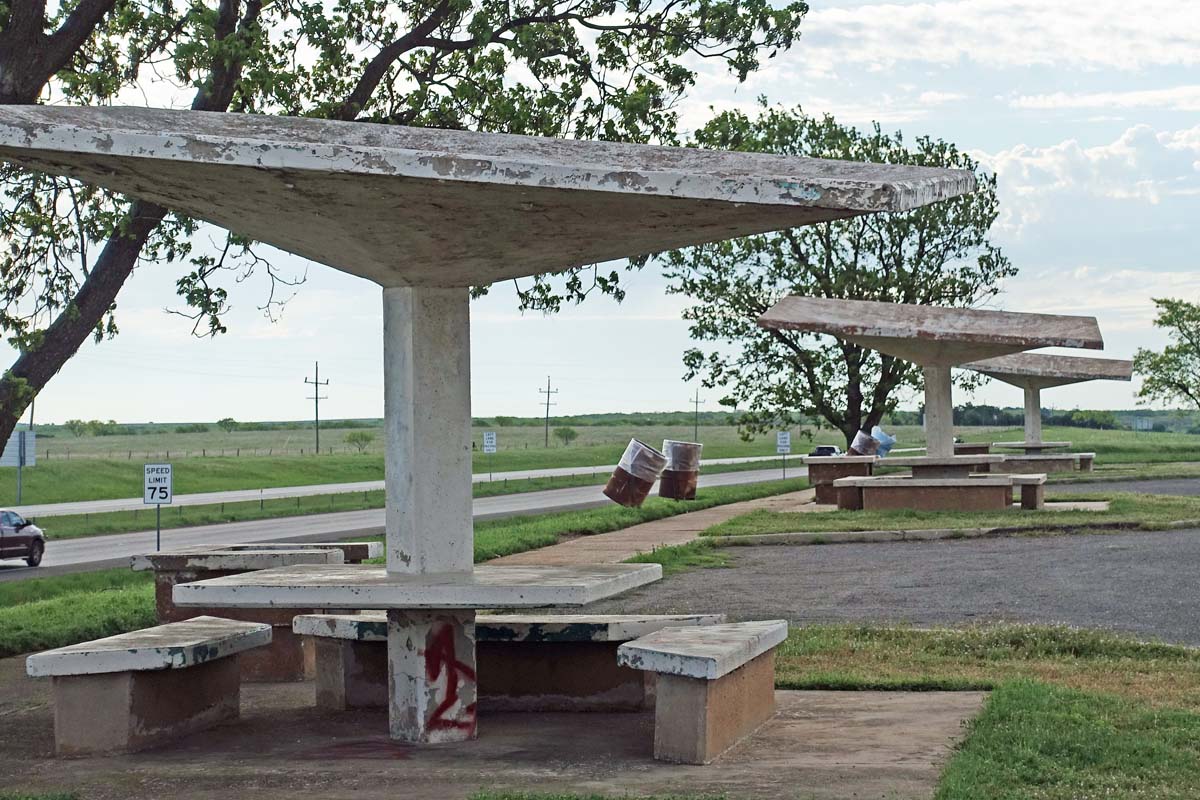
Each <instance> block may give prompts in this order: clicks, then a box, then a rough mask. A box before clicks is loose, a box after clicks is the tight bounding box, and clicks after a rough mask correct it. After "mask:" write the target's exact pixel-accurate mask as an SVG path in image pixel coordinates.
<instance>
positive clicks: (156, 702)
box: [53, 655, 241, 756]
mask: <svg viewBox="0 0 1200 800" xmlns="http://www.w3.org/2000/svg"><path fill="white" fill-rule="evenodd" d="M53 681H54V741H55V747H56V751H57V753H58V754H59V755H67V756H77V755H91V754H96V753H107V752H133V751H137V750H144V749H146V748H149V747H156V746H158V745H162V744H165V743H166V742H170V741H172V740H175V739H178V738H180V737H182V736H185V735H187V734H189V733H193V732H195V731H198V730H201V729H204V728H208V727H211V726H212V725H215V724H217V723H218V722H221V721H223V720H228V719H233V718H235V717H237V716H238V708H239V700H238V698H239V692H240V690H241V672H240V670H239V668H238V656H236V655H234V656H228V657H226V658H221V659H217V660H216V661H210V662H208V663H205V664H198V665H196V666H192V667H188V668H187V669H178V670H175V669H166V670H153V671H147V672H107V673H100V674H97V675H72V676H60V677H55V678H54V679H53Z"/></svg>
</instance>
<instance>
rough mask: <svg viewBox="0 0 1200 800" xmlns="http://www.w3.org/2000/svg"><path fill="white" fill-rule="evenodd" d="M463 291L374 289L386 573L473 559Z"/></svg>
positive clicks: (453, 568)
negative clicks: (378, 301)
mask: <svg viewBox="0 0 1200 800" xmlns="http://www.w3.org/2000/svg"><path fill="white" fill-rule="evenodd" d="M469 292H470V290H469V289H466V288H453V289H446V288H422V287H416V288H412V287H393V288H385V289H384V290H383V380H384V431H385V432H386V436H387V441H386V484H387V569H388V572H396V573H407V574H425V573H431V572H470V571H471V567H472V564H473V563H474V534H473V530H472V527H471V324H470V317H469V312H468V303H469V300H470V294H469Z"/></svg>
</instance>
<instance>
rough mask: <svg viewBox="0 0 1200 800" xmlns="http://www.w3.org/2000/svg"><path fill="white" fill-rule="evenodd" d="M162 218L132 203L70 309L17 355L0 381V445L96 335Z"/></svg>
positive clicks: (161, 211) (158, 210) (154, 209)
mask: <svg viewBox="0 0 1200 800" xmlns="http://www.w3.org/2000/svg"><path fill="white" fill-rule="evenodd" d="M166 215H167V210H166V209H165V208H163V207H162V206H158V205H155V204H153V203H144V202H141V201H138V202H135V203H134V204H133V206H132V207H131V208H130V211H129V216H128V217H127V224H126V226H125V230H124V232H123V233H120V234H114V235H113V236H112V237H111V238H110V239H109V240H108V243H107V244H105V245H104V250H103V251H102V252H101V253H100V257H99V258H98V259H96V263H95V264H94V265H93V267H92V271H91V273H89V275H88V277H87V280H85V281H84V282H83V284H82V285H81V286H80V287H79V292H78V293H77V294H76V295H75V299H74V300H73V301H72V303H71V304H70V305H68V306H66V307H65V308H64V309H63V310H62V311H61V312H60V313H59V315H58V316H57V317H56V318H55V320H54V322H52V323H51V324H50V327H49V328H47V329H46V331H45V334H44V335H43V336H42V339H41V341H40V342H38V344H37V345H36V346H35V347H31V348H29V349H27V350H25V351H23V352H22V353H21V354H20V356H18V357H17V360H16V361H15V362H14V363H13V365H12V367H10V368H9V369H8V371H7V372H5V373H4V377H3V378H0V442H6V441H8V437H9V436H11V435H12V432H13V429H14V428H15V427H16V425H17V422H18V420H20V418H21V415H22V414H23V413H24V412H25V408H26V407H27V406H28V405H29V402H30V401H31V400H32V399H33V398H34V397H36V396H37V393H38V392H39V391H41V390H42V387H44V386H45V385H46V384H47V383H48V382H49V381H50V379H51V378H53V377H54V376H55V375H56V374H58V371H59V370H60V369H62V368H63V365H64V364H66V363H67V361H68V360H69V359H70V358H71V356H73V355H75V352H76V351H77V350H78V349H79V347H80V345H82V344H83V343H84V341H86V340H87V338H88V337H89V336H91V335H92V333H93V332H94V331H95V330H96V326H97V325H99V324H100V321H101V320H102V319H104V315H105V314H106V313H108V311H109V309H110V308H112V305H113V302H114V301H115V300H116V297H117V292H119V291H120V290H121V287H122V286H124V285H125V280H126V279H127V278H128V277H129V273H130V272H132V271H133V268H134V265H136V264H137V260H138V254H139V253H141V251H142V247H143V246H144V245H145V244H146V240H147V239H149V238H150V234H151V233H153V232H154V229H155V228H156V227H158V224H159V223H160V222H162V220H163V217H165V216H166Z"/></svg>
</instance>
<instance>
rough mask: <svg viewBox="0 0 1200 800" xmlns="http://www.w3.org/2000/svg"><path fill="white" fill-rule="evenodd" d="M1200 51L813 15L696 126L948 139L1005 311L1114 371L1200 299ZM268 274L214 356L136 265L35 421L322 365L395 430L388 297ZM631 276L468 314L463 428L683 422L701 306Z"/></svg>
mask: <svg viewBox="0 0 1200 800" xmlns="http://www.w3.org/2000/svg"><path fill="white" fill-rule="evenodd" d="M1198 41H1200V8H1198V7H1196V5H1195V4H1193V3H1191V2H1188V0H1179V1H1178V2H1167V1H1166V0H1144V1H1143V2H1138V3H1132V4H1131V3H1128V2H1115V1H1113V0H1055V1H1054V2H1051V3H1047V2H1044V0H1041V1H1039V2H1033V1H1032V0H970V2H967V1H966V0H931V1H930V2H920V3H918V2H892V3H875V2H822V0H814V1H813V2H811V10H810V12H809V14H808V16H807V18H806V19H805V21H804V23H803V25H802V35H801V37H800V39H799V41H798V43H797V44H796V46H795V47H793V49H792V50H791V51H789V52H787V53H784V54H780V55H779V56H777V57H776V58H775V59H773V60H771V61H770V62H768V63H767V64H766V66H765V68H764V69H763V70H762V71H761V72H759V73H757V74H756V75H754V76H752V77H751V79H750V80H748V81H747V82H746V83H744V84H741V85H739V84H737V82H736V81H735V80H734V79H733V78H732V77H731V76H729V75H728V74H726V73H725V72H724V70H722V69H720V68H719V67H717V66H716V65H715V64H705V63H702V64H700V65H699V68H700V70H701V72H700V78H699V80H698V82H697V85H696V87H695V88H694V90H693V91H692V92H691V94H690V95H689V96H688V97H687V98H686V99H685V100H684V101H683V103H682V104H681V112H682V121H683V126H682V127H683V128H684V129H685V130H690V129H694V128H696V127H699V126H700V125H702V124H703V123H704V122H705V121H706V120H707V119H708V118H709V117H710V116H711V114H712V113H713V111H712V110H713V109H716V110H718V111H719V110H724V109H729V108H743V109H745V110H747V111H748V112H751V113H753V111H754V109H755V107H756V102H755V99H756V98H757V97H758V96H759V95H765V96H766V97H767V98H768V99H769V100H770V101H771V102H772V103H778V104H783V105H788V106H790V105H800V106H802V107H803V108H804V109H805V110H806V111H808V112H810V113H822V112H828V113H832V114H834V115H835V116H836V117H837V118H838V119H839V121H841V122H843V123H850V124H854V125H859V126H866V125H869V124H871V122H872V121H878V122H880V123H881V124H882V125H883V126H884V127H885V128H887V129H900V130H902V131H903V132H904V134H905V136H906V137H907V138H910V139H911V138H914V137H915V136H917V135H921V134H928V135H931V136H934V137H939V138H943V139H947V140H949V141H953V142H955V143H957V144H958V145H959V146H960V147H961V148H962V149H964V150H967V151H968V152H970V153H971V154H972V155H974V156H976V157H977V158H978V159H979V160H980V161H981V162H982V163H983V164H984V165H985V166H986V167H987V168H988V169H990V170H993V171H995V172H996V173H997V175H998V177H999V192H1000V198H1001V216H1000V218H999V220H998V221H997V223H996V225H995V226H994V228H993V232H992V236H993V241H994V242H995V243H997V244H999V245H1000V246H1001V247H1002V248H1003V249H1004V250H1005V252H1006V253H1007V254H1008V256H1009V257H1010V258H1011V259H1012V261H1013V262H1014V264H1016V265H1017V266H1018V267H1019V269H1020V272H1019V273H1018V275H1017V276H1016V277H1014V278H1012V279H1010V280H1008V281H1007V282H1006V283H1005V285H1004V287H1003V292H1002V293H1001V295H1000V296H999V297H998V298H997V299H996V300H995V301H994V302H993V303H992V304H991V305H992V307H994V308H1000V309H1006V310H1011V311H1028V312H1043V313H1063V314H1091V315H1094V316H1096V317H1097V318H1098V319H1099V322H1100V327H1101V330H1102V331H1103V333H1104V336H1105V342H1106V350H1105V353H1104V355H1108V356H1112V357H1117V358H1129V357H1131V356H1132V355H1133V353H1134V351H1135V350H1136V349H1137V348H1138V347H1161V346H1162V345H1163V344H1164V343H1165V341H1166V340H1165V337H1164V335H1163V333H1162V332H1161V331H1158V330H1156V329H1155V328H1154V327H1153V325H1152V321H1153V318H1154V305H1153V302H1152V298H1154V297H1182V298H1186V299H1189V300H1198V299H1200V247H1198V246H1197V245H1198V239H1200V236H1198V233H1200V47H1197V45H1196V42H1198ZM202 236H203V237H208V238H210V239H214V240H215V239H216V238H217V234H216V233H215V232H212V231H208V232H206V233H204V234H202ZM273 260H274V262H275V263H276V264H277V265H279V266H280V267H282V268H283V269H284V271H285V272H291V273H293V274H297V275H306V276H307V280H306V281H305V283H304V284H303V285H301V286H300V287H298V288H297V289H296V290H295V296H294V297H293V298H292V299H291V301H290V302H289V303H288V304H287V306H286V308H285V309H284V311H283V312H282V314H281V315H280V316H279V317H278V319H276V320H274V321H272V320H270V319H268V318H266V317H265V316H264V314H263V313H262V312H261V311H260V310H259V309H258V308H257V305H258V304H259V303H261V302H262V300H263V299H264V298H265V296H266V287H265V285H263V284H261V283H258V282H256V280H255V279H253V278H252V279H250V280H249V281H247V282H246V284H245V285H243V286H241V287H239V291H237V292H234V293H233V294H232V299H233V305H234V308H233V310H232V312H231V313H230V314H229V315H228V316H227V319H226V322H227V324H228V327H229V333H227V334H225V335H223V336H219V337H217V338H215V339H196V338H194V337H192V336H191V324H190V322H189V321H188V320H186V319H183V318H181V317H178V316H174V315H171V314H169V313H168V311H167V309H168V308H169V307H172V306H173V301H174V299H175V298H174V283H175V280H176V279H177V278H178V276H179V273H180V272H181V271H182V270H180V269H177V268H175V267H171V266H167V267H161V266H160V267H147V268H143V269H139V270H138V271H137V272H135V274H134V275H133V277H132V278H131V279H130V281H129V283H128V284H127V286H126V287H125V289H124V290H123V292H122V294H121V296H120V297H119V299H118V309H117V322H118V325H119V327H120V329H121V333H120V335H119V336H118V337H116V339H114V340H111V341H105V342H103V343H102V344H99V345H93V344H91V343H89V344H85V345H84V347H83V348H82V349H81V351H80V353H79V354H78V355H77V356H76V357H75V358H74V359H72V360H71V361H70V362H69V363H68V364H67V365H66V367H64V369H63V370H62V372H61V373H60V374H59V375H58V376H57V377H56V378H55V379H54V380H53V381H52V382H51V383H50V385H49V386H48V387H47V388H46V389H45V390H44V391H43V392H42V393H41V395H40V396H39V398H38V401H37V408H36V416H37V421H39V422H55V421H62V420H65V419H68V418H72V417H83V418H88V419H91V418H99V419H115V420H117V421H120V422H136V421H153V422H172V421H193V420H215V419H218V418H220V417H226V416H232V417H234V418H236V419H239V420H254V419H302V418H306V417H309V416H311V413H312V402H311V401H310V400H307V399H306V398H307V397H309V396H310V394H311V393H310V392H309V391H306V389H308V388H309V387H306V386H305V385H304V383H303V380H304V378H305V377H312V374H313V367H314V363H315V362H320V369H321V378H322V380H324V379H326V378H327V379H328V380H329V381H330V385H329V386H328V387H325V388H324V390H323V391H324V394H325V395H327V396H328V399H327V400H325V401H323V403H322V409H321V415H322V417H323V418H350V417H378V416H381V415H382V405H383V386H382V367H381V357H382V345H381V328H382V322H381V312H380V297H379V295H380V290H379V288H378V287H377V286H375V285H374V284H371V283H369V282H367V281H364V280H362V279H359V278H354V277H352V276H349V275H345V274H343V273H340V272H337V271H336V270H332V269H329V268H327V267H324V266H322V265H317V264H308V263H306V262H304V261H303V260H302V259H299V258H296V257H293V256H289V255H287V254H284V253H279V252H276V253H275V254H274V255H273ZM623 281H624V283H625V284H626V287H627V290H628V295H627V299H626V300H625V302H624V303H622V304H619V305H618V304H616V303H615V302H613V301H612V300H610V299H608V298H603V297H599V298H591V299H589V300H588V301H586V302H585V303H584V304H582V305H580V306H577V307H572V308H568V309H565V310H563V311H562V312H561V313H559V314H556V315H553V316H548V317H547V316H543V315H541V314H540V313H528V314H521V313H519V312H518V311H517V310H516V309H517V304H516V300H515V296H514V294H513V291H512V289H511V287H509V286H498V287H495V288H494V289H493V291H492V293H491V294H490V295H489V296H487V297H485V298H483V299H481V300H478V301H475V302H474V303H473V306H472V381H473V413H474V414H475V415H476V416H480V417H489V416H493V415H496V414H509V415H519V416H533V415H536V414H539V413H541V411H542V407H541V406H540V405H539V403H540V402H541V400H542V398H543V395H541V394H539V392H538V389H539V388H545V386H546V379H547V376H549V377H550V380H551V382H552V385H553V388H555V389H557V390H558V394H556V395H554V399H555V401H556V402H557V405H556V406H554V407H553V408H552V413H557V414H582V413H589V412H608V411H655V410H678V409H685V408H690V405H689V401H690V400H691V399H692V397H693V396H694V392H695V391H696V388H697V387H696V385H695V384H690V385H689V384H687V383H685V382H684V381H683V367H682V363H681V360H680V357H681V354H682V353H683V351H684V350H685V349H686V348H687V347H688V346H689V344H690V340H689V338H688V332H687V325H686V323H685V322H683V321H682V320H681V318H680V311H681V309H682V308H684V307H685V306H686V305H687V299H686V298H684V297H679V296H673V295H667V294H665V292H664V281H663V280H662V278H661V277H659V276H658V275H656V274H655V272H654V270H653V269H651V268H647V269H646V270H645V271H643V272H640V273H627V274H625V276H624V277H623ZM1061 352H1065V351H1061ZM1085 355H1098V354H1097V353H1094V352H1088V353H1085ZM5 357H6V358H9V359H10V360H11V356H10V355H7V354H6V355H5ZM1136 389H1137V383H1136V379H1135V383H1133V384H1126V383H1111V382H1096V383H1090V384H1080V385H1077V386H1069V387H1062V388H1057V389H1053V390H1048V391H1047V392H1046V393H1045V394H1044V396H1043V403H1044V404H1045V405H1047V406H1054V407H1056V408H1075V407H1080V408H1131V407H1133V406H1134V405H1135V398H1134V394H1135V392H1136ZM719 396H720V393H719V391H718V390H703V389H702V390H700V397H701V399H704V400H705V401H706V402H705V403H704V405H702V406H701V408H702V409H706V410H707V409H716V408H718V406H717V403H716V400H717V398H718V397H719ZM966 400H970V401H972V402H975V403H991V404H995V405H1006V406H1019V405H1020V404H1021V402H1022V398H1021V395H1020V391H1019V390H1018V389H1016V388H1014V387H1010V386H1007V385H1005V384H1001V383H996V382H993V383H991V384H989V385H988V386H986V387H984V388H982V389H980V390H978V391H976V392H975V393H974V395H973V396H965V395H959V396H958V397H956V401H958V402H963V401H966ZM914 403H915V399H911V400H910V401H909V402H906V403H905V405H907V406H909V407H912V406H913V405H914Z"/></svg>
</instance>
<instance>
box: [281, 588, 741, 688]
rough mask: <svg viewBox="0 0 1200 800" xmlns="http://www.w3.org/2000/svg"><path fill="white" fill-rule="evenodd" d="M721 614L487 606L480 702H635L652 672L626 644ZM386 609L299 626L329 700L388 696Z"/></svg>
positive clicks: (478, 666)
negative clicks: (627, 661) (524, 610)
mask: <svg viewBox="0 0 1200 800" xmlns="http://www.w3.org/2000/svg"><path fill="white" fill-rule="evenodd" d="M724 619H725V618H724V616H722V615H719V614H683V615H637V616H635V615H576V614H553V615H548V614H542V615H526V614H519V615H518V614H513V615H505V614H480V615H478V616H477V617H476V618H475V640H476V654H475V671H476V673H477V674H476V681H477V686H478V704H479V707H480V708H481V709H485V710H505V711H629V710H638V709H641V708H645V707H646V706H647V705H649V704H650V703H651V702H652V700H653V694H652V691H653V686H652V685H651V686H647V683H646V676H645V675H643V674H642V673H641V672H638V671H635V670H630V669H626V668H624V667H621V666H620V665H619V664H618V663H617V648H618V647H619V646H620V645H621V644H622V643H624V642H628V641H631V640H633V639H636V638H638V637H639V636H644V635H646V634H648V633H651V632H653V631H656V630H659V629H661V628H664V627H667V626H669V625H674V626H695V625H713V624H716V623H719V622H724ZM387 625H388V623H387V615H386V614H385V613H383V612H368V613H365V614H306V615H302V616H298V617H296V618H295V620H294V621H293V623H292V630H293V631H294V632H295V633H296V634H297V635H299V636H304V637H311V638H312V640H313V641H314V643H315V645H316V647H315V652H316V701H317V706H318V707H320V708H324V709H327V710H342V709H347V708H381V707H386V706H387V705H388V668H387Z"/></svg>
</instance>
